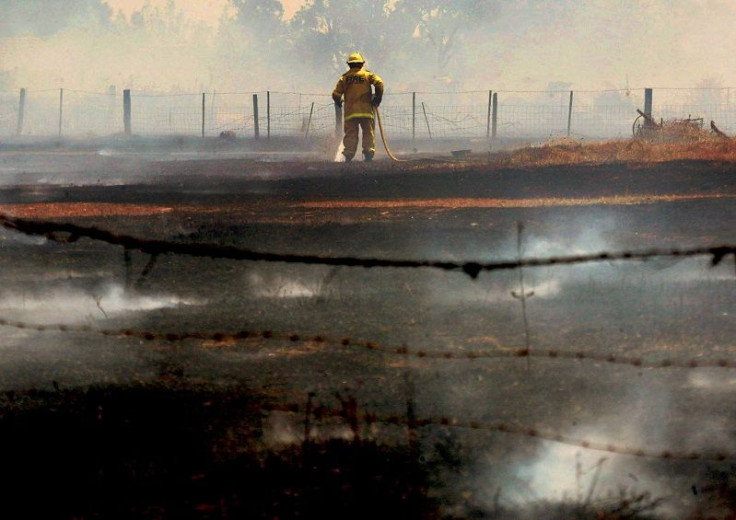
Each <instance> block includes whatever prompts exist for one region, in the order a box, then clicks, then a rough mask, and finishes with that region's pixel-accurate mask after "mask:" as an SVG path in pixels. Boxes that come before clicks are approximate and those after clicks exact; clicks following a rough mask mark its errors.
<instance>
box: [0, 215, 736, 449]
mask: <svg viewBox="0 0 736 520" xmlns="http://www.w3.org/2000/svg"><path fill="white" fill-rule="evenodd" d="M0 225H2V226H3V227H5V228H7V229H10V230H13V231H16V232H20V233H23V234H26V235H29V236H44V237H46V238H48V239H50V240H53V241H55V242H59V243H62V244H63V243H70V242H76V241H77V240H78V239H80V238H89V239H93V240H97V241H102V242H105V243H108V244H112V245H117V246H123V247H124V248H125V251H126V255H127V253H128V251H129V250H130V249H136V250H140V251H143V252H146V253H149V254H151V255H152V256H151V259H150V260H149V264H148V265H147V266H146V268H145V269H144V273H143V276H145V275H146V274H147V273H149V272H150V271H151V269H152V268H153V263H155V258H156V256H157V255H159V254H179V255H191V256H205V257H210V258H229V259H237V260H259V261H267V262H298V263H305V264H314V263H318V264H324V265H345V266H361V267H364V268H381V267H392V268H404V269H407V268H438V269H441V270H455V269H460V270H462V271H463V272H465V273H466V274H468V275H470V276H471V277H475V276H477V274H478V272H479V270H481V269H484V270H496V269H522V268H524V267H538V266H553V265H573V264H582V263H587V262H609V261H612V260H618V261H631V260H643V259H649V258H653V257H657V256H661V257H673V258H680V257H693V256H707V257H710V259H711V264H712V265H717V264H719V263H721V262H723V261H724V259H725V258H726V257H727V256H729V255H732V256H734V260H736V246H733V245H722V246H714V247H707V248H690V249H669V250H649V251H641V252H634V251H618V252H613V251H610V252H602V253H598V254H593V255H574V256H567V257H549V258H530V259H521V258H520V259H518V260H516V261H510V262H500V263H489V264H481V263H477V262H466V263H454V262H447V261H435V262H422V261H407V260H401V259H375V258H373V259H370V258H364V259H356V258H342V257H330V256H314V257H312V256H296V255H284V254H278V253H254V252H253V251H251V250H248V249H242V248H236V247H222V246H211V245H207V244H182V243H180V242H167V241H152V240H148V239H136V238H134V237H130V236H126V235H118V234H115V233H112V232H110V231H107V230H103V229H99V228H91V227H82V226H76V225H73V224H65V223H58V222H52V221H46V222H44V221H36V220H26V219H18V218H13V217H9V216H7V215H0ZM0 326H2V327H14V328H17V329H22V330H27V331H36V332H40V333H44V332H61V333H70V334H74V333H83V334H84V333H86V334H99V335H103V336H107V337H111V338H121V339H125V338H135V339H138V340H144V341H147V342H151V343H154V342H168V343H172V342H183V341H186V340H203V341H213V342H215V343H218V344H222V345H227V346H228V348H230V347H231V346H232V344H233V343H240V342H242V344H243V345H246V346H247V343H246V342H248V341H253V340H268V341H271V342H274V343H278V342H282V343H283V342H287V343H304V344H307V343H312V344H318V345H325V346H327V345H331V346H332V347H334V348H335V349H337V350H338V351H340V352H341V351H345V350H348V349H360V350H364V351H368V352H375V353H377V354H381V355H388V356H400V357H403V358H410V357H411V358H417V359H422V360H424V359H426V360H436V361H444V362H453V361H460V360H471V361H472V360H477V361H478V362H480V361H481V360H484V359H499V358H507V359H526V360H529V359H530V358H537V359H541V358H544V359H548V360H551V361H555V362H586V361H589V362H593V363H605V364H610V365H627V366H631V367H636V368H649V369H671V368H677V369H701V368H706V369H714V368H716V369H725V370H732V369H735V368H736V362H734V361H733V360H731V359H728V358H717V357H715V358H711V357H700V356H698V357H694V358H692V359H682V358H677V357H666V358H664V359H656V360H648V359H645V358H642V357H631V356H625V355H619V356H617V355H613V354H607V353H601V352H593V351H582V350H577V351H576V350H557V349H553V350H549V349H531V348H528V347H527V348H517V349H512V350H498V349H490V350H485V351H467V350H463V351H458V350H456V349H445V350H426V349H422V348H412V347H410V346H408V345H406V344H402V345H400V346H389V345H382V344H381V343H379V342H376V341H364V340H356V339H353V338H349V337H337V338H334V337H333V338H331V337H329V336H328V335H309V334H301V333H298V332H283V331H275V330H270V329H269V330H238V331H220V332H196V331H194V332H193V331H188V332H187V331H178V332H161V331H156V330H141V329H112V328H96V327H93V326H89V325H67V324H57V325H54V324H43V325H42V324H34V323H31V322H25V321H19V320H11V319H6V318H0ZM208 348H211V347H208ZM256 348H258V349H261V348H263V345H262V343H260V342H259V343H258V345H257V346H256ZM342 405H343V406H342V408H341V409H334V408H329V407H326V406H316V405H313V403H312V401H311V396H310V398H309V400H308V402H307V406H306V408H305V407H304V406H303V405H301V404H296V403H280V404H276V405H273V406H271V407H270V408H269V409H263V411H264V412H277V411H280V412H287V413H290V414H293V415H295V416H296V417H298V416H302V418H303V420H304V422H305V425H309V424H310V422H311V421H315V423H314V424H315V425H317V424H320V421H322V422H324V421H327V420H329V419H330V418H335V417H337V418H341V420H343V421H344V422H345V425H349V426H350V428H352V429H353V430H354V432H355V434H356V435H359V428H364V427H365V428H366V429H370V426H371V425H374V424H378V423H380V424H381V425H382V427H383V428H388V427H391V426H399V427H403V428H408V429H409V430H415V429H419V428H424V427H447V428H461V429H471V430H478V431H486V432H497V433H503V434H512V435H517V436H521V437H527V438H532V439H539V440H544V441H551V442H555V443H560V444H564V445H568V446H574V447H579V448H583V449H586V450H597V451H603V452H608V453H612V454H618V455H626V456H632V457H645V458H655V459H662V460H673V461H676V460H690V461H705V462H708V461H710V462H721V461H732V460H736V454H734V453H732V452H729V451H725V450H723V451H717V450H711V451H707V450H701V451H698V450H688V449H676V448H675V449H660V448H655V447H647V446H643V447H632V446H628V445H624V444H619V443H614V442H601V441H598V440H595V439H588V438H582V437H574V436H569V435H565V434H561V433H556V432H554V431H550V430H548V429H546V428H544V427H537V426H529V425H521V424H517V423H512V422H504V421H488V420H470V419H467V420H464V419H458V418H456V417H449V416H442V415H425V416H417V415H416V414H414V413H413V412H410V411H407V415H406V416H401V415H391V414H383V415H381V414H379V413H377V412H374V411H371V410H370V409H368V410H364V411H363V413H359V412H358V408H357V403H356V402H355V401H354V400H352V401H351V400H347V401H343V402H342ZM305 431H306V433H305V436H306V437H305V441H309V440H310V439H311V437H310V435H311V434H310V432H309V428H308V426H305Z"/></svg>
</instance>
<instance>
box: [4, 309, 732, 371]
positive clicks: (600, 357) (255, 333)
mask: <svg viewBox="0 0 736 520" xmlns="http://www.w3.org/2000/svg"><path fill="white" fill-rule="evenodd" d="M0 326H4V327H14V328H17V329H22V330H33V331H37V332H65V333H88V334H99V335H102V336H109V337H120V338H131V337H132V338H138V339H143V340H146V341H167V342H170V343H173V342H181V341H186V340H190V339H196V340H202V341H213V342H216V343H222V344H223V345H227V344H228V343H229V342H231V341H244V340H254V339H266V340H283V341H290V342H292V343H297V342H299V343H304V344H307V343H316V344H325V345H328V344H329V345H338V346H341V347H344V348H352V349H363V350H367V351H371V352H376V353H380V354H385V355H398V356H406V357H414V358H417V359H437V360H448V361H449V360H456V361H462V360H471V361H472V360H482V359H530V358H539V359H551V360H560V361H594V362H600V363H608V364H612V365H628V366H632V367H637V368H651V369H655V368H688V369H689V368H725V369H736V360H734V361H731V360H728V359H725V358H718V359H702V358H701V359H695V358H693V359H683V360H677V359H669V358H668V359H662V360H657V361H648V360H645V359H643V358H641V357H632V356H616V355H613V354H603V353H597V352H590V351H585V350H573V351H566V350H560V349H534V350H532V349H529V348H507V349H504V350H499V349H495V350H475V351H462V350H460V351H458V350H441V349H439V350H428V349H415V348H411V347H409V346H408V345H406V344H402V345H401V346H394V347H391V346H385V345H381V344H380V343H378V342H375V341H364V340H355V339H352V338H349V337H342V338H339V339H338V338H331V337H330V336H328V335H323V334H314V335H308V334H306V335H305V334H300V333H297V332H280V331H274V330H271V329H266V330H240V331H237V332H197V331H195V332H154V331H148V330H136V329H98V328H94V327H92V326H89V325H65V324H48V325H41V324H37V323H30V322H24V321H15V320H9V319H5V318H0Z"/></svg>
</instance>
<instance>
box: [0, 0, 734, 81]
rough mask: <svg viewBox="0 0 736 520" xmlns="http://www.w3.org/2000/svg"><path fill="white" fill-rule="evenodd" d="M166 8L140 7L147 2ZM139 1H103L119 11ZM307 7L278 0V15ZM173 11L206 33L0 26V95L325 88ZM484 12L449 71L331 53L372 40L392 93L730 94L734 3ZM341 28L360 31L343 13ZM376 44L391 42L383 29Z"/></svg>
mask: <svg viewBox="0 0 736 520" xmlns="http://www.w3.org/2000/svg"><path fill="white" fill-rule="evenodd" d="M2 1H3V0H0V2H2ZM48 1H49V2H50V3H51V2H57V1H60V0H48ZM166 1H167V0H150V2H151V3H152V4H153V5H154V6H157V7H163V6H165V5H166ZM145 2H146V0H107V3H108V5H109V6H110V7H111V8H112V9H113V10H114V11H115V12H122V13H124V14H125V15H126V16H129V15H130V14H131V13H132V12H133V11H135V10H139V9H141V7H143V5H144V4H145ZM305 3H306V0H282V4H283V6H284V10H285V17H286V18H291V16H293V14H294V12H295V11H296V10H298V9H299V8H300V7H301V6H303V5H304V4H305ZM0 5H1V4H0ZM19 5H20V4H19ZM29 5H30V4H29ZM175 5H176V8H177V9H179V10H181V11H182V12H183V13H184V15H185V16H186V17H188V18H189V19H190V20H201V21H204V22H206V23H207V24H208V25H209V26H210V29H208V31H209V32H208V33H207V34H205V33H204V32H203V31H201V30H199V29H196V28H194V29H191V31H190V32H188V33H187V34H186V35H185V36H183V37H181V38H180V39H178V40H176V39H173V38H171V37H167V36H166V35H165V34H164V35H163V36H161V35H158V34H154V33H151V34H141V33H140V32H136V31H135V28H134V27H131V28H130V29H129V30H125V31H123V30H119V29H116V30H104V29H103V30H100V31H97V32H95V31H93V30H91V29H90V28H88V27H80V26H79V25H77V26H70V27H69V29H68V30H66V31H62V32H59V33H55V34H53V35H52V36H50V37H42V38H35V39H34V38H21V39H17V38H13V37H9V38H3V34H2V23H0V81H2V84H3V87H2V88H4V89H6V90H16V89H18V88H20V87H27V88H29V89H53V88H59V87H66V88H69V89H74V88H77V89H86V90H95V91H100V90H105V89H107V86H108V85H116V86H117V87H118V88H120V89H122V88H134V89H142V88H147V89H152V90H161V91H172V90H173V91H193V92H198V91H203V90H208V91H209V90H218V91H258V90H267V89H271V90H279V89H286V90H294V89H298V90H299V91H307V92H310V91H320V92H321V91H324V90H328V89H330V88H331V87H332V86H333V85H332V83H333V81H334V78H333V75H334V74H335V73H336V72H337V71H336V70H335V68H334V67H330V66H329V63H328V64H324V63H323V62H318V60H317V61H315V60H312V61H309V59H307V58H308V57H309V56H308V55H309V53H308V51H309V50H310V49H306V48H302V49H300V50H301V51H304V53H303V54H304V55H299V54H295V55H294V56H293V59H294V60H295V62H294V63H288V64H284V63H282V62H283V61H284V60H283V59H280V60H278V61H277V60H273V59H269V55H268V53H267V52H256V53H255V55H254V56H250V57H249V56H243V54H242V53H241V54H237V53H236V52H235V50H236V49H235V47H237V45H239V46H240V47H245V48H246V49H247V48H250V49H256V48H257V46H253V45H250V43H248V42H247V38H248V35H247V34H245V33H243V34H241V35H235V36H231V37H232V38H233V39H232V40H227V38H226V37H223V36H222V35H220V34H219V33H218V32H217V31H216V30H215V26H216V25H217V22H218V21H219V20H220V18H221V16H222V14H223V11H224V10H225V9H226V7H227V5H228V0H175ZM487 5H488V6H489V7H488V11H487V13H486V14H487V16H484V17H483V21H482V24H483V25H482V26H476V27H474V28H473V31H472V32H470V33H469V34H468V39H467V40H465V41H464V42H463V43H462V45H458V46H457V47H456V48H455V49H453V50H454V53H453V54H452V56H451V59H450V60H449V66H448V67H447V70H439V68H438V67H437V61H438V60H437V55H438V54H437V52H436V49H434V48H433V46H432V45H431V44H430V43H429V42H428V41H427V42H425V43H426V44H422V46H421V47H420V48H417V47H414V48H413V49H412V50H411V51H404V54H401V49H397V48H395V47H394V43H396V42H394V41H388V43H385V44H380V43H378V44H377V43H376V42H379V41H380V40H379V39H377V38H373V39H371V40H365V41H366V45H365V46H362V47H361V45H360V43H361V41H363V40H361V41H358V42H356V47H357V48H356V49H337V50H336V51H337V52H349V51H352V50H359V51H362V52H364V53H366V52H367V51H366V49H365V47H367V46H368V44H372V45H373V47H374V49H373V50H374V53H373V55H371V54H366V58H367V59H368V62H369V65H370V67H371V68H372V69H373V70H375V71H376V72H378V73H381V74H382V76H384V79H385V80H387V81H388V83H389V84H390V86H391V89H392V90H394V91H412V90H420V91H421V90H429V91H433V90H438V89H442V90H483V89H493V90H507V91H509V90H540V89H541V90H544V89H546V88H549V87H550V85H560V87H561V88H560V89H561V90H565V89H567V88H570V89H574V90H576V91H581V90H602V89H625V88H628V87H631V88H640V87H654V88H660V87H678V88H679V87H682V88H691V87H699V86H703V85H704V84H710V85H718V86H723V87H734V88H736V67H733V65H732V64H733V56H734V55H736V39H734V38H733V37H732V36H731V35H732V32H733V27H736V1H735V0H555V1H548V2H546V3H542V2H536V3H535V2H531V1H528V0H503V1H500V0H499V1H490V0H488V2H487ZM347 12H349V11H347ZM356 12H358V13H359V12H360V9H357V10H356ZM344 16H348V15H347V14H344ZM348 22H349V23H353V24H356V23H357V24H358V25H359V27H358V28H364V27H363V26H364V25H365V24H363V26H360V24H361V21H360V20H359V19H358V21H357V22H356V19H355V17H353V16H351V17H350V18H349V19H347V20H346V24H347V23H348ZM479 23H481V22H479ZM341 27H342V25H341ZM376 29H377V32H380V31H378V29H380V28H376ZM368 34H370V32H369V33H368ZM385 37H386V38H388V39H389V40H390V38H391V34H388V35H385ZM362 38H365V37H362ZM381 45H383V47H381ZM240 50H242V49H240ZM320 52H327V51H320ZM381 53H383V55H382V56H377V54H381ZM433 53H434V54H433ZM305 63H310V64H313V66H312V67H311V68H309V69H308V70H307V71H306V72H307V74H304V71H303V70H302V71H301V73H300V74H293V73H292V74H288V73H284V70H281V71H279V70H278V66H279V65H281V66H282V67H291V68H290V69H288V68H287V69H285V70H287V72H293V70H294V67H295V66H303V65H304V64H305ZM305 76H308V77H305Z"/></svg>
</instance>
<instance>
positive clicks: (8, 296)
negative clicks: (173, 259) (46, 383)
mask: <svg viewBox="0 0 736 520" xmlns="http://www.w3.org/2000/svg"><path fill="white" fill-rule="evenodd" d="M79 276H81V275H79ZM75 279H76V278H75V277H74V276H72V278H71V280H72V282H73V281H74V280H75ZM46 281H47V282H48V281H49V280H46ZM72 282H70V283H68V284H56V285H53V286H45V287H44V288H43V289H37V290H19V289H8V290H6V291H4V292H3V293H2V295H1V297H0V302H2V303H1V304H0V312H2V314H3V315H4V316H8V317H13V318H14V319H20V320H23V321H28V322H32V323H39V324H48V323H50V324H82V323H90V322H94V321H100V320H104V319H108V318H116V317H119V316H121V315H124V314H127V313H133V312H150V311H153V310H158V309H172V308H177V307H182V306H188V305H199V304H201V302H197V301H194V300H186V299H182V298H180V297H178V296H174V295H156V296H152V295H143V294H138V293H135V292H130V291H127V290H125V288H124V287H122V286H121V285H119V284H114V283H110V284H107V285H105V286H103V287H100V288H98V289H95V290H85V289H83V288H82V287H79V285H78V283H72Z"/></svg>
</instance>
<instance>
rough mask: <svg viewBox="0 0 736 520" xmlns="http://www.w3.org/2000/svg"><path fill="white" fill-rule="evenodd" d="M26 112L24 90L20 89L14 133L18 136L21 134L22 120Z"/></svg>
mask: <svg viewBox="0 0 736 520" xmlns="http://www.w3.org/2000/svg"><path fill="white" fill-rule="evenodd" d="M25 112H26V89H24V88H22V89H20V101H18V127H17V128H16V131H15V133H16V134H17V135H20V134H22V133H23V118H24V116H25Z"/></svg>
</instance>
